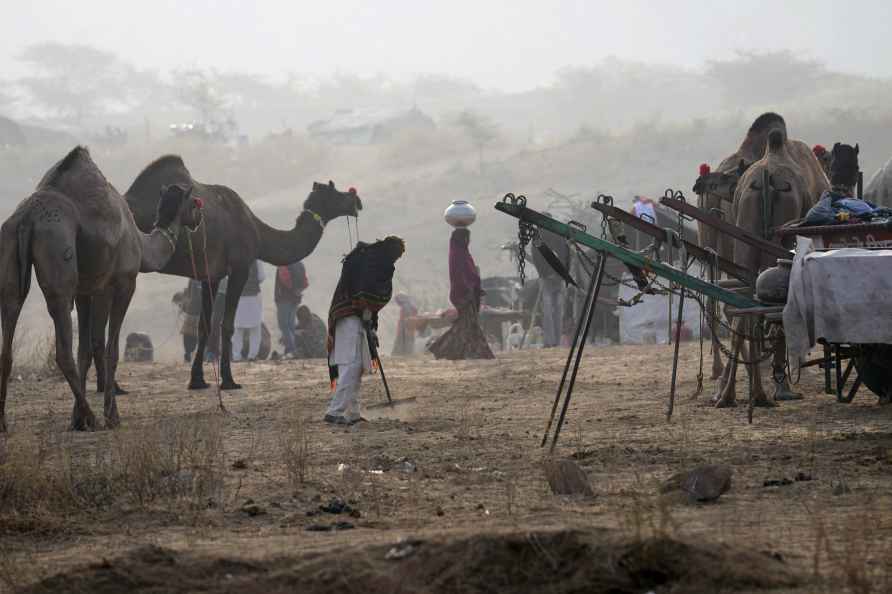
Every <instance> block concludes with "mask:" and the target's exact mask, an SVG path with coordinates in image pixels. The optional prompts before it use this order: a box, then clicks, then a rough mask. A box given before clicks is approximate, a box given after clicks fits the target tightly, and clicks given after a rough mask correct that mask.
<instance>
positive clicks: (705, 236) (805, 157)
mask: <svg viewBox="0 0 892 594" xmlns="http://www.w3.org/2000/svg"><path fill="white" fill-rule="evenodd" d="M772 130H780V131H781V132H782V133H783V137H784V144H785V145H786V151H787V153H788V154H789V155H790V156H791V158H792V159H793V160H794V161H795V162H796V164H797V165H798V166H799V169H800V171H801V172H802V175H803V176H804V177H805V182H806V186H807V193H806V195H807V197H808V201H809V205H810V206H811V205H814V204H815V203H816V202H817V201H818V199H820V197H821V194H823V193H824V192H825V191H826V190H828V189H830V183H829V181H828V180H827V176H826V174H825V173H824V170H823V168H822V167H821V164H820V162H819V161H818V158H817V157H816V156H815V153H814V152H813V151H812V150H811V149H809V147H808V145H806V144H805V143H804V142H802V141H800V140H790V139H788V138H787V124H786V122H785V121H784V118H783V117H782V116H780V115H778V114H776V113H771V112H767V113H763V114H762V115H760V116H759V117H757V118H756V119H755V120H754V121H753V123H752V125H751V126H750V128H749V130H748V131H747V133H746V136H745V137H744V139H743V142H741V143H740V147H738V149H737V151H735V152H734V154H732V155H730V156H728V157H726V158H725V159H723V160H722V162H721V163H720V164H719V166H718V167H717V168H716V169H715V170H713V171H709V170H708V169H706V168H704V167H701V175H700V177H699V178H698V179H697V182H696V183H695V184H694V192H695V193H696V194H697V195H698V197H699V198H698V202H699V203H698V206H699V207H700V208H703V209H706V210H710V211H713V212H717V213H718V214H720V215H721V216H722V217H723V218H724V219H725V220H728V221H730V222H733V219H732V218H731V216H732V213H731V205H732V203H733V198H734V195H735V191H736V188H737V185H738V181H739V180H740V178H741V176H743V175H744V172H745V171H746V170H747V168H749V167H750V166H751V165H752V164H753V163H755V162H756V161H758V160H760V159H762V157H763V156H765V150H766V147H767V145H768V135H769V133H771V131H772ZM697 235H698V241H699V243H700V245H701V246H703V247H705V248H708V249H712V250H715V252H716V253H717V254H719V255H720V256H722V257H723V258H726V259H729V260H730V259H732V258H733V257H734V243H733V239H732V238H731V237H725V236H723V235H720V234H719V232H718V231H717V230H716V229H715V228H713V227H710V226H708V225H704V224H703V223H698V224H697ZM709 307H710V310H711V311H715V310H716V308H715V306H714V305H713V304H712V300H710V306H709ZM718 340H719V339H718V337H717V336H715V335H713V337H712V343H713V345H712V346H713V348H712V353H713V360H712V379H717V378H719V377H721V375H722V372H723V368H724V366H723V365H722V359H721V352H720V349H719V345H718Z"/></svg>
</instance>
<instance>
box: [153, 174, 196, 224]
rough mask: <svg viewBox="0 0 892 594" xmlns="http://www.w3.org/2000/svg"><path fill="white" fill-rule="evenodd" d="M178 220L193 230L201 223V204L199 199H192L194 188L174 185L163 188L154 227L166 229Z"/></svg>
mask: <svg viewBox="0 0 892 594" xmlns="http://www.w3.org/2000/svg"><path fill="white" fill-rule="evenodd" d="M177 218H179V219H180V224H182V225H183V226H185V227H188V228H190V229H192V230H194V229H195V228H196V227H198V225H199V224H200V223H201V203H200V202H199V200H198V199H197V198H194V199H193V198H192V186H189V187H186V186H184V185H182V184H172V185H169V186H162V187H161V199H160V200H159V201H158V212H157V215H156V217H155V225H154V226H155V227H161V228H163V229H166V228H168V227H170V225H171V224H172V223H173V222H174V221H175V220H176V219H177Z"/></svg>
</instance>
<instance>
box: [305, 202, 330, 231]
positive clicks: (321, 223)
mask: <svg viewBox="0 0 892 594" xmlns="http://www.w3.org/2000/svg"><path fill="white" fill-rule="evenodd" d="M304 212H305V213H307V214H308V215H310V216H311V217H313V220H314V221H316V222H317V223H319V226H320V227H321V228H322V230H323V231H325V219H323V218H322V215H320V214H319V213H317V212H316V211H313V210H310V209H309V208H305V209H304Z"/></svg>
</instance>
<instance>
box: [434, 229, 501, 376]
mask: <svg viewBox="0 0 892 594" xmlns="http://www.w3.org/2000/svg"><path fill="white" fill-rule="evenodd" d="M470 243H471V232H470V231H469V230H468V229H466V228H459V229H456V230H455V231H453V232H452V237H451V239H450V240H449V300H450V301H451V302H452V305H454V306H455V309H456V310H457V311H458V317H457V318H456V319H455V322H453V323H452V327H451V328H450V329H449V330H447V331H446V332H445V333H444V334H443V335H442V336H440V337H439V338H438V339H437V340H436V341H435V342H434V343H433V344H432V345H431V346H430V349H429V350H430V352H431V353H433V354H434V357H436V358H437V359H453V360H454V359H494V358H495V355H493V354H492V350H491V349H490V348H489V344H488V343H487V342H486V337H485V336H484V335H483V330H481V328H480V319H479V313H480V298H481V297H482V296H483V290H482V289H481V288H480V273H479V272H478V271H477V266H476V265H475V264H474V258H472V257H471V252H470V251H468V244H470Z"/></svg>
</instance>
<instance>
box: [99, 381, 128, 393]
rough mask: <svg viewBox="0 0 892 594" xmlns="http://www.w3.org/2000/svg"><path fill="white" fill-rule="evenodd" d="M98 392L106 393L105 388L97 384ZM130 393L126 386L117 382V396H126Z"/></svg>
mask: <svg viewBox="0 0 892 594" xmlns="http://www.w3.org/2000/svg"><path fill="white" fill-rule="evenodd" d="M96 393H97V394H105V388H104V387H99V386H97V387H96ZM129 393H130V392H128V391H127V390H125V389H124V388H122V387H121V386H119V385H118V382H115V396H126V395H127V394H129Z"/></svg>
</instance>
